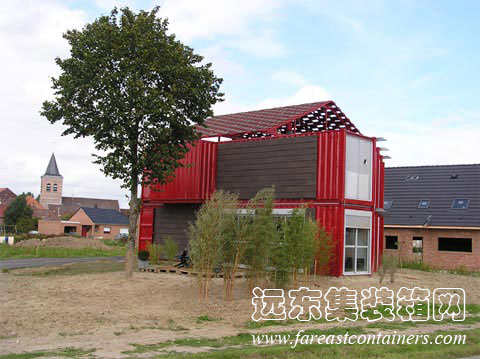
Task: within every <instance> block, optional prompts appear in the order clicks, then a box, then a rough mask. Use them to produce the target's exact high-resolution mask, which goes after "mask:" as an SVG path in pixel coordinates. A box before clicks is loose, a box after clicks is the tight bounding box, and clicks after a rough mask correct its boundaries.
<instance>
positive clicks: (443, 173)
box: [384, 164, 480, 270]
mask: <svg viewBox="0 0 480 359" xmlns="http://www.w3.org/2000/svg"><path fill="white" fill-rule="evenodd" d="M384 207H385V210H386V215H385V230H384V233H385V241H384V242H385V245H384V246H385V253H386V254H390V255H398V256H399V257H400V258H401V259H402V260H404V261H423V262H424V263H427V264H429V265H430V266H432V267H436V268H445V269H454V268H459V267H466V268H468V269H470V270H479V269H480V164H473V165H448V166H419V167H395V168H386V169H385V204H384Z"/></svg>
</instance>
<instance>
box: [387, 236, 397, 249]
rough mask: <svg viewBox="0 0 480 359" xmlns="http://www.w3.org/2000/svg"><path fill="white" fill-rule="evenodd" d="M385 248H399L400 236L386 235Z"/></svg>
mask: <svg viewBox="0 0 480 359" xmlns="http://www.w3.org/2000/svg"><path fill="white" fill-rule="evenodd" d="M385 248H386V249H398V237H397V236H385Z"/></svg>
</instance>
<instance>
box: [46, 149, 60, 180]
mask: <svg viewBox="0 0 480 359" xmlns="http://www.w3.org/2000/svg"><path fill="white" fill-rule="evenodd" d="M44 176H60V177H61V176H62V175H61V174H60V172H59V171H58V166H57V160H56V159H55V154H54V153H52V157H50V162H48V166H47V169H46V171H45V174H44Z"/></svg>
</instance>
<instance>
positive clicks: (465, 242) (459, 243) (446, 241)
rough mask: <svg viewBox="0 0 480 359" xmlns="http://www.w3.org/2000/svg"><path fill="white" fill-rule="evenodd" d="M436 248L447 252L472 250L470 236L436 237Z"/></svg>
mask: <svg viewBox="0 0 480 359" xmlns="http://www.w3.org/2000/svg"><path fill="white" fill-rule="evenodd" d="M438 250H439V251H448V252H472V239H471V238H442V237H440V238H438Z"/></svg>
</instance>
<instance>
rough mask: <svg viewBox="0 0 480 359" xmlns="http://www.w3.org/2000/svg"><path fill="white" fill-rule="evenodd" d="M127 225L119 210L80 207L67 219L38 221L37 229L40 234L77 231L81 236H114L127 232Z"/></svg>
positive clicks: (127, 220) (127, 222) (126, 220)
mask: <svg viewBox="0 0 480 359" xmlns="http://www.w3.org/2000/svg"><path fill="white" fill-rule="evenodd" d="M128 225H129V219H128V217H127V216H125V215H123V214H122V213H120V212H119V211H116V210H113V209H108V208H90V207H81V208H79V209H78V210H77V211H76V212H75V213H74V214H73V216H72V217H71V218H70V220H68V221H58V220H40V221H38V231H39V232H40V233H42V234H63V233H65V234H68V233H77V234H81V235H82V237H93V238H115V236H116V235H118V234H128Z"/></svg>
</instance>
